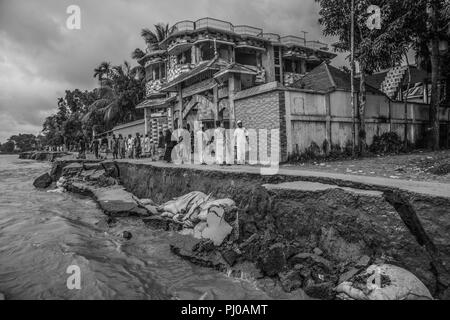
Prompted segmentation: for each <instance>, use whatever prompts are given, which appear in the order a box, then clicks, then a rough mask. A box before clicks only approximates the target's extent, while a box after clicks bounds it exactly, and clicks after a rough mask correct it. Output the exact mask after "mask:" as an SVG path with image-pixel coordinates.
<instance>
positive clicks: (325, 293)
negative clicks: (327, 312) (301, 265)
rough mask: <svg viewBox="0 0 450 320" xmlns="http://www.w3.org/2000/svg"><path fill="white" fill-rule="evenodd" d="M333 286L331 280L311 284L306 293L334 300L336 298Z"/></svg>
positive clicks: (314, 296)
mask: <svg viewBox="0 0 450 320" xmlns="http://www.w3.org/2000/svg"><path fill="white" fill-rule="evenodd" d="M333 287H334V286H333V284H332V283H331V282H323V283H319V284H310V285H308V286H307V287H306V288H305V289H304V290H305V293H306V294H307V295H308V296H310V297H312V298H316V299H322V300H332V299H333V298H334V291H333Z"/></svg>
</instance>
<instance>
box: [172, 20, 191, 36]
mask: <svg viewBox="0 0 450 320" xmlns="http://www.w3.org/2000/svg"><path fill="white" fill-rule="evenodd" d="M194 30H195V22H193V21H188V20H185V21H180V22H178V23H176V24H175V25H174V26H173V27H172V29H171V30H170V33H171V34H173V33H177V32H183V31H194Z"/></svg>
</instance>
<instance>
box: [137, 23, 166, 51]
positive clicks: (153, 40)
mask: <svg viewBox="0 0 450 320" xmlns="http://www.w3.org/2000/svg"><path fill="white" fill-rule="evenodd" d="M169 34H170V27H169V24H167V23H166V24H164V23H158V24H155V31H152V30H150V29H148V28H144V29H142V31H141V37H142V38H144V40H145V43H146V44H147V46H148V48H149V50H158V49H159V48H160V47H159V43H160V42H161V41H163V40H164V39H166V38H167V36H168V35H169Z"/></svg>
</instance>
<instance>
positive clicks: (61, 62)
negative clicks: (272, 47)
mask: <svg viewBox="0 0 450 320" xmlns="http://www.w3.org/2000/svg"><path fill="white" fill-rule="evenodd" d="M72 4H74V5H78V6H79V7H80V8H81V30H69V29H67V28H66V20H67V18H68V16H69V15H68V14H67V13H66V10H67V7H68V6H69V5H72ZM206 16H209V17H215V18H218V19H222V20H227V21H230V22H232V23H233V24H248V25H254V26H256V27H261V28H263V29H264V30H265V31H266V32H275V33H280V34H294V35H295V34H298V35H300V31H301V30H305V31H308V32H309V34H308V35H307V37H308V39H313V38H314V39H318V40H322V41H326V42H330V39H326V38H324V37H323V36H322V35H321V28H320V26H319V24H318V22H317V20H318V6H317V4H316V3H315V1H314V0H188V1H186V0H163V1H156V0H108V1H106V0H84V1H83V0H33V1H29V0H0V142H4V141H5V139H7V138H8V137H9V136H11V135H12V134H17V133H19V132H20V133H33V134H37V133H38V132H39V131H40V130H41V128H42V122H43V120H44V118H45V117H46V116H48V115H50V114H51V113H52V112H54V110H55V107H56V100H57V98H58V97H61V96H63V95H64V91H65V90H66V89H75V88H79V89H82V90H84V89H92V88H94V87H95V85H96V82H95V80H94V78H93V71H92V70H93V69H94V68H95V67H96V66H97V65H98V64H99V63H100V62H101V61H105V60H106V61H110V62H111V63H113V64H120V63H122V62H123V61H124V60H125V59H126V60H128V61H131V58H130V53H131V51H132V50H133V49H135V48H137V47H140V48H142V49H143V48H144V42H143V40H142V39H141V38H140V36H139V33H140V30H141V29H142V28H143V27H152V26H153V25H154V24H155V23H158V22H167V23H170V24H174V23H175V22H177V21H180V20H197V19H199V18H202V17H206ZM338 60H342V59H338ZM334 64H335V65H337V66H339V65H342V64H343V62H342V61H336V62H335V63H334Z"/></svg>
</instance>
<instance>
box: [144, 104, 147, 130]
mask: <svg viewBox="0 0 450 320" xmlns="http://www.w3.org/2000/svg"><path fill="white" fill-rule="evenodd" d="M144 128H145V129H144V131H145V133H144V135H146V134H148V118H147V108H144Z"/></svg>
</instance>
